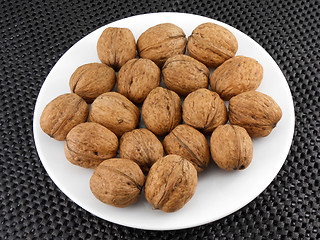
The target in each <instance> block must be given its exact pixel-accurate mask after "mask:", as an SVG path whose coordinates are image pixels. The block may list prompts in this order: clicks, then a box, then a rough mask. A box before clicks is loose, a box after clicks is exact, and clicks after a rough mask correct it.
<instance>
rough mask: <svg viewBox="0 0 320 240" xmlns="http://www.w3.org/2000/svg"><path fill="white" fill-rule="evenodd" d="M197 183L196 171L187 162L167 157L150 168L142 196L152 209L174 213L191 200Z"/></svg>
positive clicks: (173, 156)
mask: <svg viewBox="0 0 320 240" xmlns="http://www.w3.org/2000/svg"><path fill="white" fill-rule="evenodd" d="M197 182H198V179H197V170H196V169H195V168H194V166H193V165H192V164H191V163H190V162H189V161H187V160H185V159H184V158H182V157H180V156H177V155H167V156H165V157H163V158H160V159H159V160H158V161H157V162H156V163H155V164H153V166H152V167H151V169H150V171H149V174H148V176H147V180H146V183H145V189H144V194H145V197H146V199H147V201H148V202H149V203H150V204H151V205H152V206H153V208H154V209H160V210H162V211H164V212H175V211H177V210H179V209H181V208H182V207H183V206H184V205H185V204H186V203H187V202H188V201H189V200H190V199H191V198H192V196H193V194H194V192H195V190H196V187H197Z"/></svg>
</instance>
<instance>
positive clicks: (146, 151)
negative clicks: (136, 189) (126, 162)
mask: <svg viewBox="0 0 320 240" xmlns="http://www.w3.org/2000/svg"><path fill="white" fill-rule="evenodd" d="M119 154H120V157H121V158H126V159H130V160H133V161H135V162H136V163H137V164H138V165H139V166H140V168H141V170H142V171H143V173H144V174H147V173H148V172H149V169H150V167H151V166H152V164H154V163H155V162H156V161H157V160H158V159H159V158H161V157H163V154H164V152H163V147H162V144H161V142H160V141H159V139H158V138H157V137H156V136H155V135H154V134H153V133H152V132H150V131H149V130H148V129H145V128H141V129H135V130H133V131H131V132H126V133H125V134H123V135H122V137H121V139H120V150H119Z"/></svg>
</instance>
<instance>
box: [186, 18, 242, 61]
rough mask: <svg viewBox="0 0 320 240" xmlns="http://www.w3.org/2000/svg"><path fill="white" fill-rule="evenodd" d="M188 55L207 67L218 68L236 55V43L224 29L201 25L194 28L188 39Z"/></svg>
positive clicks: (214, 25) (208, 24)
mask: <svg viewBox="0 0 320 240" xmlns="http://www.w3.org/2000/svg"><path fill="white" fill-rule="evenodd" d="M187 48H188V52H189V55H190V56H191V57H193V58H195V59H197V60H199V61H200V62H202V63H204V64H205V65H207V66H208V67H218V66H219V65H220V64H222V63H223V62H224V61H226V60H228V59H229V58H231V57H233V56H234V55H236V52H237V50H238V42H237V39H236V37H235V36H234V35H233V34H232V33H231V32H230V31H229V30H227V29H226V28H224V27H222V26H220V25H217V24H214V23H203V24H200V25H199V26H198V27H196V28H195V29H194V30H193V31H192V34H191V35H190V36H189V38H188V46H187Z"/></svg>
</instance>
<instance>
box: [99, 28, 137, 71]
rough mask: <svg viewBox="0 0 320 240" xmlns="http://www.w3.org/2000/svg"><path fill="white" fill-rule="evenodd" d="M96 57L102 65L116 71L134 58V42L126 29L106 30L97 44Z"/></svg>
mask: <svg viewBox="0 0 320 240" xmlns="http://www.w3.org/2000/svg"><path fill="white" fill-rule="evenodd" d="M97 52H98V57H99V59H100V61H101V62H102V63H105V64H107V65H108V66H110V67H112V68H114V69H115V70H116V71H118V70H119V69H120V68H121V66H123V65H124V64H125V63H126V62H127V61H128V60H130V59H132V58H135V57H136V53H137V47H136V42H135V39H134V36H133V34H132V32H131V31H130V30H129V29H128V28H116V27H109V28H106V29H105V30H104V31H103V32H102V34H101V36H100V38H99V39H98V43H97Z"/></svg>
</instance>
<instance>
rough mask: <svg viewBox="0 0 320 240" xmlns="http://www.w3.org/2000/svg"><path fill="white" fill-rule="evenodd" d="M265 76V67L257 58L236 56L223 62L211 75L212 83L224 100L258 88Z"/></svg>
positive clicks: (212, 86) (214, 89)
mask: <svg viewBox="0 0 320 240" xmlns="http://www.w3.org/2000/svg"><path fill="white" fill-rule="evenodd" d="M262 77H263V68H262V66H261V64H260V63H258V62H257V61H256V60H255V59H253V58H249V57H244V56H235V57H232V58H230V59H229V60H227V61H225V62H224V63H223V64H221V65H220V66H219V67H218V68H217V69H216V70H215V71H214V72H213V73H212V75H211V78H210V85H211V88H212V90H213V91H215V92H217V93H218V94H219V95H220V97H221V98H222V99H223V100H229V99H230V98H232V97H233V96H236V95H238V94H240V93H243V92H247V91H251V90H256V89H257V88H258V87H259V85H260V83H261V81H262Z"/></svg>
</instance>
